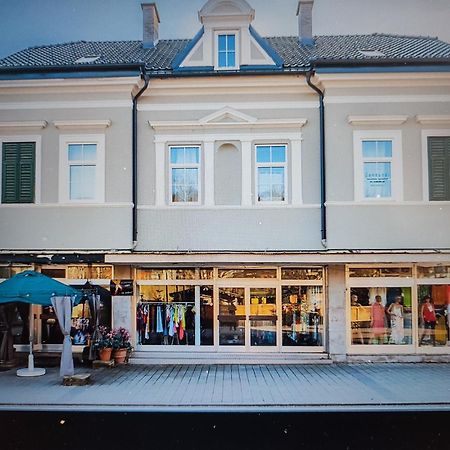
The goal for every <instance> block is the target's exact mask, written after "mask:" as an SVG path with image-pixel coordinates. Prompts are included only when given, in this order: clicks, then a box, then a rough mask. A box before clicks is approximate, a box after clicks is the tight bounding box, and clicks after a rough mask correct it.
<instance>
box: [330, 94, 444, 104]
mask: <svg viewBox="0 0 450 450" xmlns="http://www.w3.org/2000/svg"><path fill="white" fill-rule="evenodd" d="M449 101H450V95H328V96H325V99H324V103H329V104H349V103H424V102H427V103H428V102H430V103H432V102H449Z"/></svg>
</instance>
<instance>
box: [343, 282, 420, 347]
mask: <svg viewBox="0 0 450 450" xmlns="http://www.w3.org/2000/svg"><path fill="white" fill-rule="evenodd" d="M350 314H351V319H350V322H351V323H350V326H351V343H352V345H387V344H393V345H408V344H412V300H411V288H409V287H407V288H405V287H367V288H351V290H350Z"/></svg>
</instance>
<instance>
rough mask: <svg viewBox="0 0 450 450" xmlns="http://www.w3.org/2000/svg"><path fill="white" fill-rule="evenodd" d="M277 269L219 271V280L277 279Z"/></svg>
mask: <svg viewBox="0 0 450 450" xmlns="http://www.w3.org/2000/svg"><path fill="white" fill-rule="evenodd" d="M276 277H277V269H219V278H276Z"/></svg>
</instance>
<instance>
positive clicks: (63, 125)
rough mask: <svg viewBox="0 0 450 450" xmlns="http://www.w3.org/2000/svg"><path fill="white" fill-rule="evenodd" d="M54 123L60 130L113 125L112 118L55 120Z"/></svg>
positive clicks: (88, 128) (102, 127)
mask: <svg viewBox="0 0 450 450" xmlns="http://www.w3.org/2000/svg"><path fill="white" fill-rule="evenodd" d="M53 125H54V126H55V127H56V128H58V130H71V131H73V130H91V129H104V128H108V127H110V126H111V120H109V119H105V120H100V119H92V120H89V119H84V120H55V121H54V122H53Z"/></svg>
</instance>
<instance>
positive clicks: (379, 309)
mask: <svg viewBox="0 0 450 450" xmlns="http://www.w3.org/2000/svg"><path fill="white" fill-rule="evenodd" d="M371 313H372V314H371V324H370V325H371V327H372V335H373V343H374V344H384V333H385V323H384V322H385V310H384V306H383V304H382V299H381V295H376V296H375V302H374V304H373V305H372V311H371Z"/></svg>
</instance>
